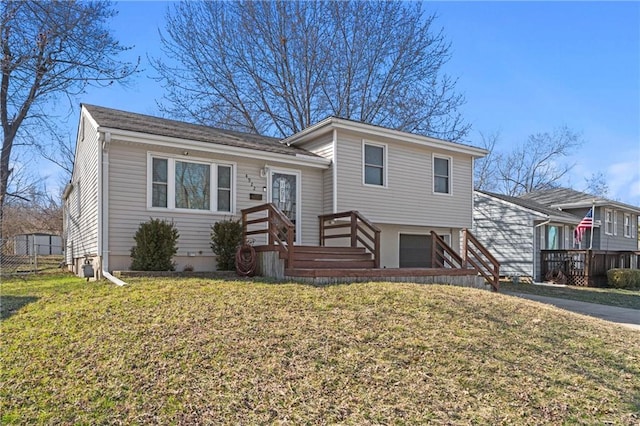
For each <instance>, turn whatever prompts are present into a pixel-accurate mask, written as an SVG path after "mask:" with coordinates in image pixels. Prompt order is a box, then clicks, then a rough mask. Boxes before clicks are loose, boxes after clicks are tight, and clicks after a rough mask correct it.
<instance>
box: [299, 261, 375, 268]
mask: <svg viewBox="0 0 640 426" xmlns="http://www.w3.org/2000/svg"><path fill="white" fill-rule="evenodd" d="M294 264H295V267H296V268H301V269H352V268H357V269H363V268H373V266H374V262H373V260H335V259H328V260H327V259H323V260H296V261H295V263H294Z"/></svg>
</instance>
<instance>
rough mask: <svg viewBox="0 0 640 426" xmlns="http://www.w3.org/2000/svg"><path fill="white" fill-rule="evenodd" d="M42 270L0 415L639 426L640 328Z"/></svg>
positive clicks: (259, 286) (13, 330) (17, 293)
mask: <svg viewBox="0 0 640 426" xmlns="http://www.w3.org/2000/svg"><path fill="white" fill-rule="evenodd" d="M130 281H131V283H132V285H131V286H128V287H124V288H118V287H115V286H113V285H111V284H106V283H99V284H86V283H84V282H83V281H82V280H80V279H77V278H73V277H68V276H67V277H61V276H57V277H49V278H46V277H35V278H34V279H32V280H30V281H28V282H26V283H25V282H24V281H12V282H5V283H3V284H2V299H3V300H5V299H6V298H7V297H12V298H17V299H20V298H24V299H21V300H23V302H24V303H23V304H22V305H20V304H19V303H14V304H13V305H12V306H13V309H11V311H10V312H7V313H6V315H3V318H5V319H3V321H2V336H1V340H0V343H1V345H2V352H1V355H0V363H1V365H2V372H1V375H0V377H1V383H2V385H1V386H0V412H1V413H2V424H9V423H46V424H99V423H124V424H135V423H138V424H142V423H146V424H168V423H169V424H171V423H175V424H199V423H200V424H201V423H223V424H265V423H268V424H271V423H275V424H336V423H341V424H358V425H359V424H416V423H436V424H514V423H516V424H544V423H549V424H563V423H569V424H603V423H607V422H611V423H612V424H623V425H624V424H629V425H631V424H638V422H640V414H638V412H639V411H640V333H637V332H635V331H632V330H627V329H624V328H622V327H617V326H615V325H612V324H609V323H605V322H603V321H600V320H596V319H589V318H586V317H583V316H577V315H573V314H571V313H566V312H563V311H560V310H558V309H555V308H552V307H547V306H544V305H541V304H537V303H535V302H529V301H525V300H521V299H516V298H512V297H509V296H504V295H499V294H498V295H496V294H493V293H489V292H485V291H480V290H472V289H464V288H457V287H445V286H423V285H412V284H391V283H368V284H354V285H348V286H330V287H324V288H316V287H311V286H304V285H297V284H286V285H274V284H264V283H254V282H225V281H212V280H203V279H195V278H194V279H180V280H176V279H172V280H161V279H153V280H144V279H131V280H130Z"/></svg>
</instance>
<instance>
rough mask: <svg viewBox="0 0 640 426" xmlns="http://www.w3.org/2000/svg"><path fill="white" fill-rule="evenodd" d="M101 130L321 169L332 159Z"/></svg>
mask: <svg viewBox="0 0 640 426" xmlns="http://www.w3.org/2000/svg"><path fill="white" fill-rule="evenodd" d="M98 131H99V132H103V133H111V137H112V138H116V139H118V140H120V141H123V142H130V143H140V144H149V145H155V146H162V147H167V148H177V149H197V150H201V151H205V152H210V153H214V154H226V155H237V156H241V157H245V158H256V159H262V160H265V159H268V160H272V161H279V162H281V163H287V164H295V165H298V166H307V167H314V168H320V169H328V168H329V165H330V164H331V160H328V159H326V158H320V157H318V158H316V157H312V156H307V155H304V154H296V155H295V156H293V155H286V154H278V153H275V152H268V151H258V150H253V149H248V148H239V147H234V146H228V145H220V144H215V143H211V142H201V141H195V140H191V139H180V138H174V137H169V136H159V135H152V134H147V133H138V132H131V131H127V130H121V129H111V128H108V127H99V128H98Z"/></svg>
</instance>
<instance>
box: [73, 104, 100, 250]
mask: <svg viewBox="0 0 640 426" xmlns="http://www.w3.org/2000/svg"><path fill="white" fill-rule="evenodd" d="M81 120H82V121H84V140H83V139H82V137H81V133H82V132H81V131H79V132H78V141H77V144H78V145H77V148H76V159H75V165H74V169H73V175H72V177H71V184H72V185H73V190H72V191H71V193H70V194H69V197H68V198H67V206H66V213H67V215H68V217H67V218H66V222H67V224H66V225H67V243H66V245H67V250H68V251H69V253H67V254H66V258H67V260H68V261H71V260H72V259H81V258H83V257H84V256H85V255H90V256H95V255H97V254H98V156H99V152H98V150H99V146H100V144H99V140H98V132H97V130H96V129H95V128H93V126H91V124H90V122H89V120H86V119H85V118H84V117H83V116H81ZM82 121H81V123H82ZM82 127H83V124H80V129H79V130H81V129H82ZM78 197H79V198H80V200H79V201H78Z"/></svg>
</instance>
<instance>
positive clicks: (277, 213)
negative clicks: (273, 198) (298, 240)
mask: <svg viewBox="0 0 640 426" xmlns="http://www.w3.org/2000/svg"><path fill="white" fill-rule="evenodd" d="M257 215H261V216H260V217H257V218H255V219H251V217H253V216H257ZM263 223H264V224H266V226H265V227H262V228H259V229H251V230H250V229H249V228H250V227H255V225H258V226H260V224H263ZM252 225H253V226H252ZM295 229H296V227H295V225H294V224H293V223H292V222H291V220H289V218H288V217H287V216H286V215H285V214H284V213H283V212H282V211H281V210H280V209H278V208H277V207H276V206H275V205H274V204H273V203H267V204H261V205H259V206H256V207H250V208H248V209H244V210H242V239H243V241H247V237H248V236H249V235H260V234H265V235H266V236H267V244H268V245H269V246H272V247H273V248H274V249H275V250H278V251H280V253H281V254H282V257H283V258H284V259H285V260H286V262H287V268H293V267H294V265H293V263H294V256H293V252H294V250H295V248H294V244H293V242H294V241H295Z"/></svg>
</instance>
